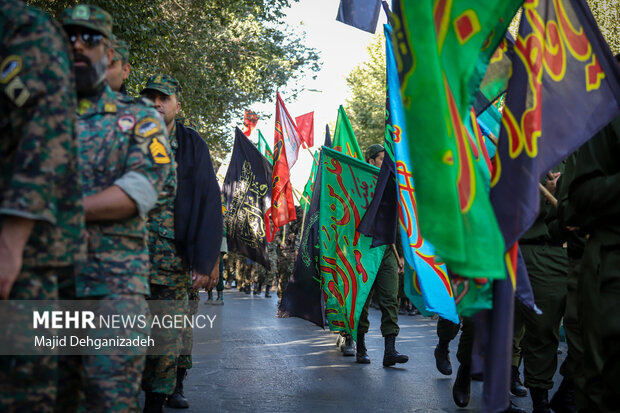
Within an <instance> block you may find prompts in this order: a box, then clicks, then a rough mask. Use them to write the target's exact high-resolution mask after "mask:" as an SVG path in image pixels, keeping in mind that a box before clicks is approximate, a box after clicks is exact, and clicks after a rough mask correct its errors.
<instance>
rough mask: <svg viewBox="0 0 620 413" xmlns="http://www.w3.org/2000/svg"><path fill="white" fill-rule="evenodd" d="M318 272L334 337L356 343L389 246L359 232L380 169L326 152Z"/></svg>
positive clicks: (339, 154) (340, 154)
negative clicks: (354, 339) (338, 335)
mask: <svg viewBox="0 0 620 413" xmlns="http://www.w3.org/2000/svg"><path fill="white" fill-rule="evenodd" d="M322 155H323V156H322V157H321V176H322V178H321V206H320V214H319V217H320V218H319V244H320V250H321V253H320V258H319V269H320V272H321V280H322V281H321V283H322V287H323V297H324V298H325V315H326V317H327V321H328V323H329V328H330V330H332V331H346V332H348V333H350V334H351V335H352V336H353V337H357V325H358V322H359V318H360V314H361V313H362V308H363V307H364V304H365V303H366V299H367V298H368V294H369V292H370V288H371V287H372V284H373V283H374V281H375V277H376V276H377V270H378V269H379V265H380V264H381V260H382V259H383V253H384V252H385V248H386V247H385V245H384V246H381V247H377V248H370V245H371V243H372V238H370V237H367V236H365V235H362V234H361V233H359V232H357V230H356V228H357V227H358V225H359V223H360V220H361V218H362V217H363V216H364V213H365V212H366V209H367V208H368V206H369V205H370V202H371V201H372V197H373V195H374V190H375V185H376V183H377V177H378V175H379V169H378V168H376V167H374V166H372V165H369V164H367V163H365V162H362V161H359V160H357V159H354V158H351V157H350V156H347V155H345V154H343V153H340V152H337V151H335V150H332V149H329V148H327V147H323V154H322Z"/></svg>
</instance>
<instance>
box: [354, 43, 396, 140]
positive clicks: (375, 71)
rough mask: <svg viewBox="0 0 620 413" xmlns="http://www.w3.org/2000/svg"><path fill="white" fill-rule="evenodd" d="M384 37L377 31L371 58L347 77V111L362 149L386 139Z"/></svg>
mask: <svg viewBox="0 0 620 413" xmlns="http://www.w3.org/2000/svg"><path fill="white" fill-rule="evenodd" d="M384 42H385V38H384V36H383V32H382V31H380V33H377V34H376V35H375V37H374V39H373V40H372V42H371V43H370V45H369V46H368V48H367V50H368V60H366V61H365V62H363V63H361V64H359V65H358V66H357V67H355V68H354V69H353V70H352V71H351V73H349V75H348V76H347V78H346V80H347V85H348V86H349V89H350V91H351V96H350V97H349V98H348V99H347V101H346V103H345V110H346V112H347V115H348V117H349V120H350V121H351V126H352V127H353V132H355V137H356V138H357V141H358V142H359V144H360V148H361V149H362V152H365V151H366V148H368V147H369V146H370V145H372V144H374V143H381V144H383V139H384V138H385V81H386V79H385V76H386V75H385V44H384Z"/></svg>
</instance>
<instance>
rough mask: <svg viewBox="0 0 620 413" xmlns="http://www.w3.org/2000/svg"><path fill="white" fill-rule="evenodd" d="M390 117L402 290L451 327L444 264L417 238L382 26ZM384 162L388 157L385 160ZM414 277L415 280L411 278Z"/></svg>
mask: <svg viewBox="0 0 620 413" xmlns="http://www.w3.org/2000/svg"><path fill="white" fill-rule="evenodd" d="M384 27H385V37H386V59H387V64H386V67H387V82H388V97H389V108H390V109H389V115H390V118H391V130H392V136H393V143H394V157H395V174H396V182H397V187H398V189H397V196H398V201H399V211H398V216H399V220H398V221H399V229H400V231H399V232H400V237H401V240H402V244H403V251H404V255H405V260H406V261H407V263H408V264H409V265H410V266H411V267H413V268H414V269H415V274H412V277H411V279H409V280H405V285H406V286H409V288H408V289H406V290H405V293H406V294H407V296H408V297H410V299H412V298H413V299H412V301H416V299H415V298H414V297H415V296H416V295H419V294H420V293H421V294H422V297H423V298H424V307H425V310H426V311H428V312H432V313H437V314H439V315H440V316H441V317H443V318H445V319H448V320H450V321H452V322H454V323H458V322H459V318H458V315H457V313H456V304H455V303H454V297H453V293H452V287H451V285H450V280H449V279H448V272H447V269H446V266H445V264H443V263H441V262H437V261H436V260H435V249H434V248H433V246H432V245H431V244H430V243H429V242H428V241H426V240H424V239H423V238H422V236H421V235H420V231H419V228H418V221H417V220H418V217H417V205H416V198H415V184H414V182H413V174H412V172H411V169H412V168H415V165H413V164H412V162H411V158H410V154H409V141H408V137H407V132H406V129H405V127H404V126H405V113H404V109H403V104H402V100H401V99H400V83H399V79H398V72H397V70H396V59H395V57H394V51H393V49H392V42H391V41H390V38H391V31H392V29H391V27H390V26H389V25H385V26H384ZM386 158H387V157H386ZM413 275H415V278H414V277H413Z"/></svg>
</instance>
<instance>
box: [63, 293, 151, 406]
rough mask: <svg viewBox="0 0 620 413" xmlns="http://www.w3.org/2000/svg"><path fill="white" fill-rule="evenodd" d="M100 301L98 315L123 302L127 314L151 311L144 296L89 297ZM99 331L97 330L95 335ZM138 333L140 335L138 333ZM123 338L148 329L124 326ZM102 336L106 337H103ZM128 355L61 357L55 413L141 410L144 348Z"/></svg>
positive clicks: (110, 311) (144, 334)
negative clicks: (140, 397)
mask: <svg viewBox="0 0 620 413" xmlns="http://www.w3.org/2000/svg"><path fill="white" fill-rule="evenodd" d="M89 299H96V300H98V302H99V303H101V304H100V307H98V309H97V313H98V314H106V313H115V312H116V311H118V310H119V307H118V306H119V304H118V303H119V302H122V305H123V307H122V311H124V312H125V313H127V314H130V313H131V314H148V306H147V303H146V300H145V298H144V296H142V295H139V294H112V295H108V296H105V297H89ZM96 333H97V331H96V330H95V331H94V334H95V335H91V337H93V338H97V337H96ZM136 333H138V334H136ZM117 334H118V335H119V336H120V337H129V336H133V337H136V336H137V337H143V338H146V337H147V335H148V334H149V331H148V330H139V329H137V328H136V329H130V328H127V329H121V330H119V331H118V332H117ZM102 337H103V336H102ZM133 350H134V352H133V353H132V354H127V355H82V356H60V357H59V362H58V363H59V374H58V383H59V385H58V398H57V401H56V407H55V411H56V412H62V413H71V412H135V413H138V412H139V411H140V406H139V399H138V397H139V395H140V378H141V377H142V371H143V370H144V364H145V360H146V349H145V348H134V349H133Z"/></svg>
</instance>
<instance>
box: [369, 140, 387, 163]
mask: <svg viewBox="0 0 620 413" xmlns="http://www.w3.org/2000/svg"><path fill="white" fill-rule="evenodd" d="M383 151H385V148H384V147H383V145H381V144H380V143H375V144H374V145H370V146H369V147H368V149H366V155H365V156H364V157H365V158H366V162H368V161H369V160H371V159H373V158H374V157H375V156H377V155H378V154H379V152H383Z"/></svg>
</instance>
